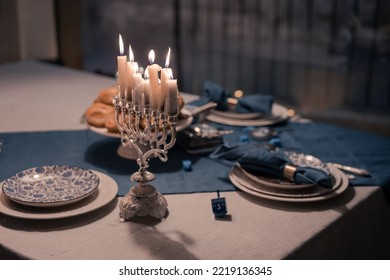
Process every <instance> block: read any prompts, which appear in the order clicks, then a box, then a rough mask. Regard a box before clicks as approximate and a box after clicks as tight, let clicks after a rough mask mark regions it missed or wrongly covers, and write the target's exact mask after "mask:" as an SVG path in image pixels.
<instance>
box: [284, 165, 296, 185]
mask: <svg viewBox="0 0 390 280" xmlns="http://www.w3.org/2000/svg"><path fill="white" fill-rule="evenodd" d="M296 170H297V167H296V166H294V165H291V164H286V165H285V166H284V168H283V178H285V179H287V180H289V181H291V182H294V174H295V171H296Z"/></svg>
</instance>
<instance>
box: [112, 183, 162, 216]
mask: <svg viewBox="0 0 390 280" xmlns="http://www.w3.org/2000/svg"><path fill="white" fill-rule="evenodd" d="M167 208H168V203H167V200H166V199H165V197H164V196H163V195H162V194H161V193H159V192H157V191H156V189H155V188H154V187H153V186H151V185H149V184H147V185H141V184H140V183H138V184H137V185H136V186H134V187H132V188H131V189H130V191H129V192H128V193H127V194H125V196H124V197H123V198H122V200H121V202H120V204H119V218H120V220H121V221H122V222H124V221H127V220H131V218H133V217H135V216H152V217H154V218H156V219H159V220H163V219H164V218H165V215H166V212H167Z"/></svg>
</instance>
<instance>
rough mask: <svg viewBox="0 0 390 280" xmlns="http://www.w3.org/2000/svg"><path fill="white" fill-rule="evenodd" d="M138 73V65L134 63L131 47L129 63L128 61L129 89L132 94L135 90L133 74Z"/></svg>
mask: <svg viewBox="0 0 390 280" xmlns="http://www.w3.org/2000/svg"><path fill="white" fill-rule="evenodd" d="M137 71H138V63H137V62H134V54H133V50H132V49H131V46H130V45H129V61H127V88H128V91H129V92H131V90H132V89H134V86H135V85H134V79H133V74H134V73H137Z"/></svg>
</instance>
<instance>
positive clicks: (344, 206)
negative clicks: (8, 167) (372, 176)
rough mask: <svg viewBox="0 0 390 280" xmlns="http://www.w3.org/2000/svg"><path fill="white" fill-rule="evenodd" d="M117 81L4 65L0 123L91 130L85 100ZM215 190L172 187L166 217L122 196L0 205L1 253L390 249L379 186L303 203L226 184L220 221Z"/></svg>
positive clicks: (298, 253) (67, 255) (192, 254)
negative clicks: (86, 204) (70, 211)
mask: <svg viewBox="0 0 390 280" xmlns="http://www.w3.org/2000/svg"><path fill="white" fill-rule="evenodd" d="M114 83H115V81H114V80H113V79H111V78H109V77H104V76H98V75H93V74H90V73H85V72H81V71H77V70H72V69H66V68H61V67H58V66H55V65H50V64H44V63H39V62H34V61H31V62H23V63H15V64H4V65H1V66H0V132H17V131H45V130H69V129H85V124H83V123H81V122H80V120H81V116H82V114H83V113H84V111H85V109H86V108H87V107H88V106H89V105H90V104H91V102H92V101H93V100H94V99H95V97H96V96H97V93H98V91H99V90H100V89H101V88H103V87H109V86H111V85H113V84H114ZM186 98H193V97H191V96H186ZM0 156H1V153H0ZM0 172H1V170H0ZM129 176H130V174H129ZM172 184H174V182H172ZM215 196H216V194H214V193H195V194H178V195H167V196H166V198H167V200H168V205H169V207H168V208H169V216H168V218H167V219H166V220H165V221H163V222H158V221H156V220H154V219H149V218H137V219H135V220H134V221H131V222H120V221H119V210H118V206H117V204H118V201H119V199H115V200H114V201H113V202H112V203H111V204H109V205H108V206H106V207H104V208H101V209H100V210H97V211H95V212H92V213H89V214H85V215H81V216H78V217H73V218H67V219H61V220H52V221H39V220H38V221H37V220H23V219H17V218H12V217H8V216H6V215H3V214H0V258H28V259H284V258H287V259H290V258H291V259H376V258H389V257H390V244H389V241H388V236H389V233H390V228H389V227H390V223H389V218H390V211H389V210H390V208H389V204H388V202H387V201H386V199H385V197H384V194H383V192H382V190H381V189H380V188H379V187H374V186H372V187H355V188H350V189H349V190H348V191H347V192H346V193H345V194H344V195H342V196H339V197H337V198H335V199H332V200H328V201H323V202H316V203H302V204H291V203H290V204H288V203H281V202H272V201H267V200H263V199H260V198H254V197H252V196H250V195H247V194H245V193H242V192H226V193H221V196H223V197H226V200H227V206H228V213H229V215H228V216H227V217H226V219H222V220H217V219H215V218H214V215H213V213H212V211H211V202H210V199H212V198H214V197H215Z"/></svg>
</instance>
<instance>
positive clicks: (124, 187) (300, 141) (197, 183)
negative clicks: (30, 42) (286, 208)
mask: <svg viewBox="0 0 390 280" xmlns="http://www.w3.org/2000/svg"><path fill="white" fill-rule="evenodd" d="M217 126H218V127H220V128H226V127H225V126H221V125H217ZM229 128H230V129H231V127H229ZM275 129H276V130H277V131H278V132H279V137H280V140H281V143H282V146H283V148H284V149H287V150H294V151H297V152H304V153H307V154H312V155H314V156H317V157H319V158H320V159H322V160H324V161H333V162H339V163H342V164H347V165H352V166H356V167H361V168H365V169H367V170H368V171H369V172H370V173H371V174H372V177H368V178H367V177H357V178H356V179H355V180H352V181H351V185H379V186H386V187H387V186H389V185H390V138H388V137H384V136H380V135H376V134H371V133H365V132H361V131H356V130H352V129H346V128H341V127H337V126H333V125H327V124H321V123H288V124H286V125H282V126H277V127H275ZM234 130H235V133H234V134H231V135H226V136H225V140H226V142H228V143H229V144H234V143H237V142H238V141H240V137H241V136H242V135H246V134H247V133H248V130H247V129H246V128H234ZM0 139H2V140H3V141H4V144H3V150H2V152H1V153H0V180H4V179H6V178H8V177H10V176H12V175H14V174H15V173H17V172H19V171H21V170H24V169H27V168H31V167H34V166H42V165H55V164H69V165H74V166H79V167H84V168H89V169H93V170H97V171H100V172H104V173H106V174H107V175H109V176H111V177H113V178H114V180H115V181H116V182H117V183H118V185H119V193H118V195H123V194H125V193H126V192H127V191H128V190H129V187H130V186H131V185H133V183H132V182H130V175H131V174H132V173H133V172H135V171H137V170H138V166H137V164H136V162H135V161H133V160H128V159H123V158H121V157H119V156H118V155H117V148H118V146H119V144H120V140H119V139H116V138H108V137H105V136H102V135H99V134H96V133H94V132H92V131H90V130H77V131H47V132H21V133H1V134H0ZM241 139H242V137H241ZM250 141H251V140H250ZM168 155H169V160H168V162H165V163H163V162H160V161H159V160H158V159H156V158H155V159H151V160H150V171H152V172H153V173H155V174H156V177H157V178H156V180H155V181H154V182H153V185H155V186H156V187H157V189H158V190H159V191H160V192H162V193H164V194H175V193H194V192H214V191H216V190H221V191H232V190H235V188H234V186H233V185H232V184H231V183H230V181H229V178H228V173H229V170H230V166H228V165H226V164H225V163H222V162H220V161H217V160H213V159H210V158H209V157H208V156H207V155H206V156H205V155H189V154H187V153H186V152H185V151H184V150H183V149H182V148H181V147H180V145H177V144H176V145H175V146H174V147H173V148H172V149H171V150H170V151H169V153H168ZM183 160H190V161H192V171H189V172H188V171H184V170H183V166H182V162H183Z"/></svg>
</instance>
